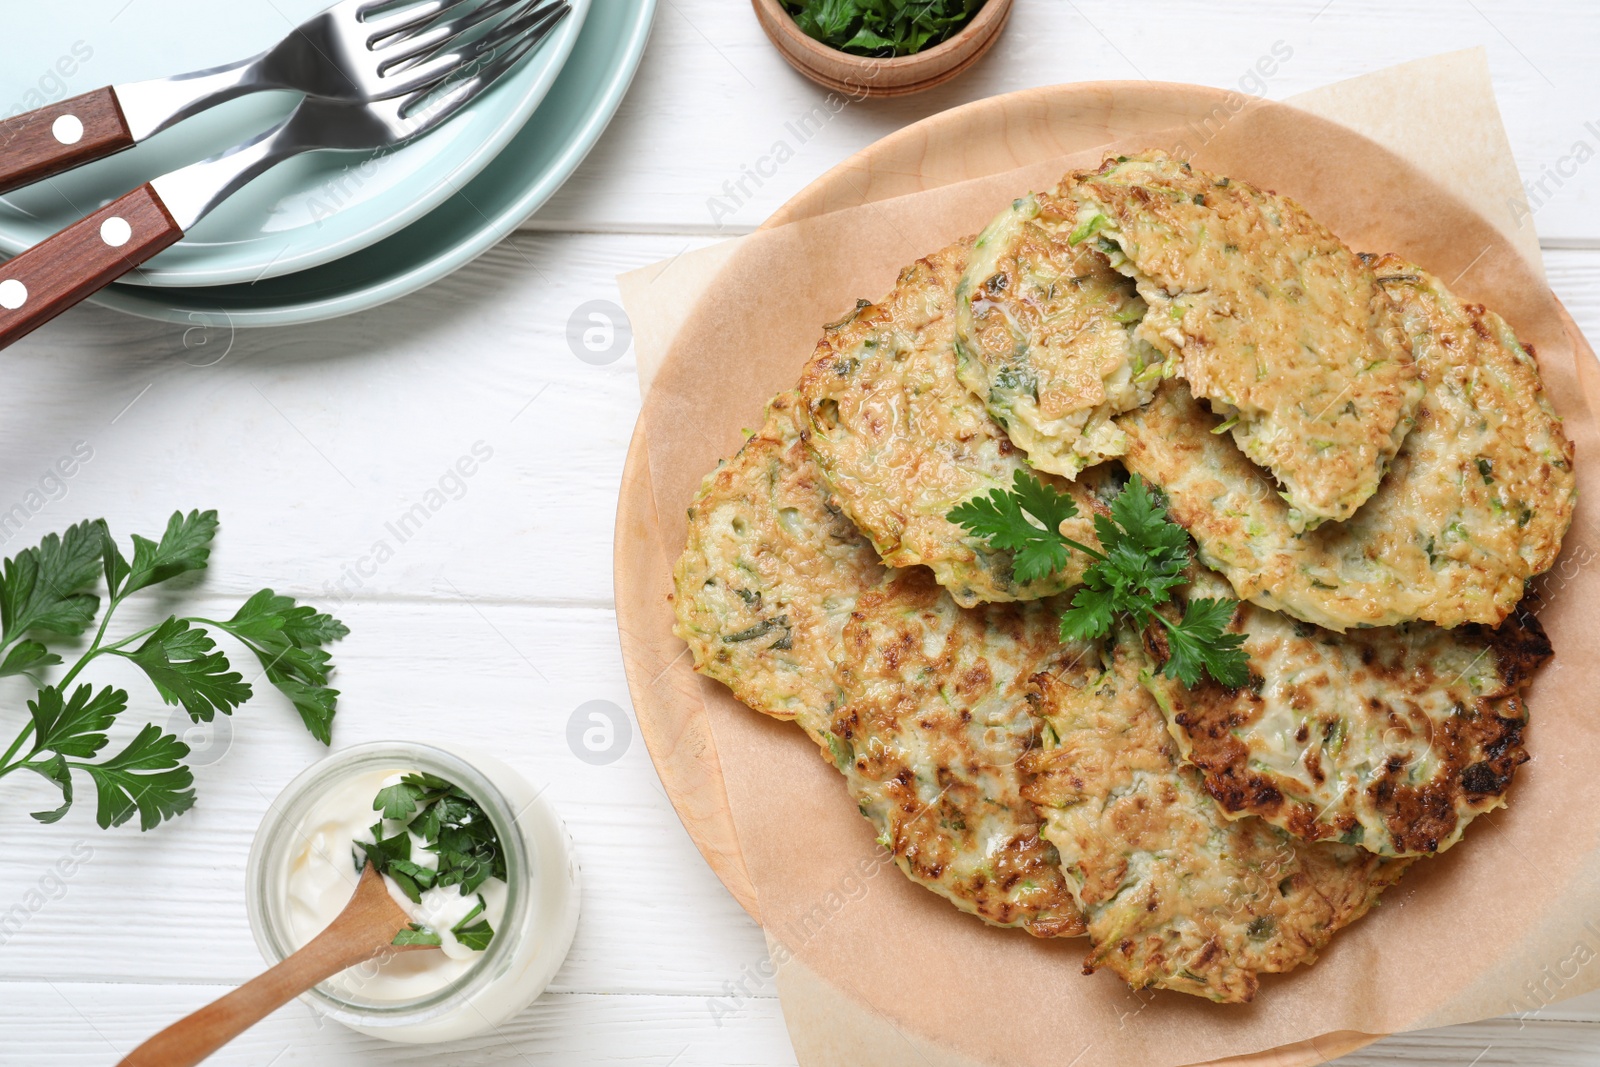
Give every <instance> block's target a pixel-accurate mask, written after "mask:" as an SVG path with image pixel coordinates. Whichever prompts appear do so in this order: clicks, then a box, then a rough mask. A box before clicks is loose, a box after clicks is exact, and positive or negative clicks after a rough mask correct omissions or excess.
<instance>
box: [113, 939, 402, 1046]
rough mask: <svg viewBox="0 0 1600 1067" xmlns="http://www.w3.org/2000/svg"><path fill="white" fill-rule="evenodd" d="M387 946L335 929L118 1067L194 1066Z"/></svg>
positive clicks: (154, 1040) (160, 1036)
mask: <svg viewBox="0 0 1600 1067" xmlns="http://www.w3.org/2000/svg"><path fill="white" fill-rule="evenodd" d="M330 934H332V935H334V936H329V935H330ZM387 947H388V946H385V945H381V944H380V945H373V944H371V943H370V941H369V942H365V943H357V942H356V940H355V939H353V938H350V937H348V936H344V932H343V931H339V930H334V929H331V928H330V929H329V930H328V931H325V932H324V933H323V934H322V935H320V936H318V937H317V938H316V939H314V940H313V941H311V943H310V944H308V945H306V946H305V947H304V948H302V949H301V950H300V951H298V952H296V953H295V954H294V955H292V956H290V957H289V958H288V959H286V960H284V961H283V962H282V963H280V964H278V965H277V966H276V967H273V968H272V969H271V970H269V971H267V972H265V973H264V974H260V975H257V976H256V977H255V978H252V979H251V980H250V981H248V982H246V983H245V984H244V985H242V986H240V987H239V988H238V989H235V990H234V991H233V992H231V993H229V994H227V995H226V996H223V997H221V998H219V999H217V1000H214V1001H212V1002H211V1003H210V1004H207V1005H206V1006H205V1007H203V1008H201V1009H200V1010H199V1011H197V1012H195V1013H193V1014H192V1015H189V1016H187V1017H185V1018H182V1019H179V1020H178V1021H177V1022H175V1023H173V1024H172V1025H171V1026H169V1027H167V1028H166V1029H165V1030H163V1031H161V1032H160V1033H159V1034H156V1035H155V1036H154V1037H152V1038H150V1039H149V1040H148V1041H146V1042H145V1043H144V1044H142V1045H140V1046H139V1047H138V1048H136V1049H134V1050H133V1051H132V1052H131V1053H129V1054H128V1055H127V1056H126V1057H124V1058H123V1059H122V1061H121V1062H120V1063H119V1064H118V1067H193V1065H194V1064H197V1063H199V1062H200V1061H201V1060H203V1059H205V1058H206V1057H207V1056H209V1055H211V1054H212V1053H213V1052H215V1051H217V1049H219V1048H221V1047H222V1046H223V1045H226V1044H227V1043H228V1042H229V1041H232V1040H233V1039H234V1038H236V1037H238V1036H239V1035H240V1034H242V1033H244V1032H245V1031H246V1030H248V1029H249V1028H250V1027H252V1026H254V1025H255V1024H256V1023H258V1022H260V1021H261V1020H262V1019H264V1018H266V1017H267V1016H268V1015H271V1014H272V1013H273V1012H274V1011H276V1010H278V1009H279V1008H281V1007H283V1006H284V1005H285V1004H287V1003H289V1001H291V1000H293V999H294V998H295V997H297V996H299V995H300V994H301V993H304V992H305V991H306V990H308V989H310V988H311V987H312V986H314V985H316V984H317V983H318V982H321V981H323V980H324V979H327V978H331V977H332V976H334V975H336V974H338V973H339V972H340V971H342V970H344V969H345V968H347V967H353V966H355V965H356V964H358V963H361V962H362V961H364V960H368V959H371V958H372V957H374V956H376V955H378V954H380V953H381V952H383V951H384V949H385V948H387Z"/></svg>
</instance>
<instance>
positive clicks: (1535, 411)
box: [1118, 256, 1577, 630]
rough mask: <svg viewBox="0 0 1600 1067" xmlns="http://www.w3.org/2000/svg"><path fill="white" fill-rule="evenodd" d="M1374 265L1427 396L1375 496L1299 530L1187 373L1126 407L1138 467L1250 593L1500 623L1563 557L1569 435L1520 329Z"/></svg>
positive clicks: (1378, 615) (1319, 617) (1333, 618)
mask: <svg viewBox="0 0 1600 1067" xmlns="http://www.w3.org/2000/svg"><path fill="white" fill-rule="evenodd" d="M1373 267H1374V269H1375V271H1376V273H1377V276H1378V277H1379V279H1380V282H1381V284H1382V287H1383V289H1384V291H1385V293H1386V294H1387V296H1388V299H1389V300H1390V301H1391V310H1390V312H1389V314H1391V315H1392V316H1393V319H1394V322H1395V324H1396V326H1397V327H1398V328H1399V329H1402V330H1404V331H1405V332H1406V334H1407V335H1408V336H1409V337H1410V338H1411V344H1412V349H1413V351H1414V352H1415V353H1416V357H1417V363H1418V366H1419V367H1420V368H1421V370H1422V374H1423V381H1424V383H1425V387H1426V398H1425V400H1424V402H1423V404H1422V406H1421V407H1420V408H1419V410H1418V413H1417V426H1416V429H1414V430H1413V431H1412V432H1411V434H1410V436H1408V437H1407V438H1406V441H1405V444H1404V445H1403V446H1402V447H1401V449H1400V453H1399V454H1398V455H1397V456H1396V457H1395V459H1394V463H1393V465H1392V467H1391V468H1390V471H1389V473H1388V474H1387V475H1386V476H1385V478H1384V481H1383V484H1382V485H1381V486H1380V487H1379V489H1378V492H1377V493H1375V494H1374V495H1373V497H1372V499H1371V500H1369V501H1368V502H1367V503H1366V504H1365V505H1363V506H1362V507H1361V509H1360V510H1359V511H1358V512H1356V514H1355V516H1354V517H1352V518H1351V519H1349V520H1348V521H1346V522H1342V523H1329V524H1326V525H1324V526H1322V527H1320V528H1318V529H1316V530H1313V531H1311V532H1308V533H1304V534H1299V535H1297V534H1296V533H1295V532H1294V530H1293V528H1292V524H1291V523H1290V521H1289V515H1288V507H1287V505H1285V504H1284V502H1283V501H1282V500H1280V499H1279V498H1278V495H1277V491H1276V489H1275V487H1274V486H1273V485H1272V483H1271V481H1270V479H1268V478H1267V477H1266V476H1265V475H1264V474H1263V473H1262V472H1261V471H1260V470H1259V469H1258V468H1256V467H1255V466H1254V465H1253V464H1251V463H1250V462H1249V461H1248V460H1247V459H1245V457H1244V456H1243V455H1241V454H1240V452H1239V451H1238V449H1236V448H1235V447H1234V446H1233V444H1232V442H1230V441H1228V440H1227V439H1226V438H1225V437H1222V436H1220V435H1217V434H1214V433H1211V432H1210V431H1211V430H1213V429H1214V428H1215V427H1216V425H1217V419H1216V417H1215V416H1213V415H1211V414H1210V413H1208V412H1207V411H1205V409H1204V408H1203V407H1202V405H1200V404H1199V403H1197V402H1196V401H1195V400H1194V399H1193V398H1192V397H1191V396H1190V395H1189V391H1188V390H1187V389H1186V388H1185V387H1184V384H1183V383H1182V382H1179V381H1171V382H1167V383H1164V384H1163V385H1162V387H1161V388H1160V389H1159V390H1158V391H1157V393H1156V398H1155V400H1154V401H1152V402H1151V403H1150V405H1149V406H1148V407H1145V408H1141V409H1139V410H1138V411H1134V412H1129V413H1128V414H1126V415H1123V416H1120V417H1119V419H1118V421H1119V423H1120V424H1121V425H1122V426H1123V428H1124V429H1126V430H1127V432H1128V437H1129V449H1128V454H1127V455H1126V456H1125V457H1123V462H1124V463H1125V464H1126V465H1127V467H1128V468H1129V469H1130V470H1132V471H1136V472H1137V473H1139V474H1141V475H1143V476H1144V477H1145V478H1146V479H1148V480H1149V481H1151V482H1154V483H1156V484H1157V485H1159V486H1161V487H1162V489H1164V490H1165V491H1166V494H1167V497H1168V500H1169V505H1170V506H1169V510H1170V512H1171V514H1172V517H1173V518H1174V519H1176V520H1177V521H1178V522H1180V523H1182V524H1183V525H1184V526H1185V527H1187V528H1188V530H1189V532H1190V533H1191V534H1192V535H1193V536H1194V538H1195V541H1196V543H1197V545H1198V546H1199V551H1200V559H1201V561H1202V562H1204V563H1205V564H1206V565H1207V566H1209V567H1211V568H1213V569H1214V570H1218V571H1221V572H1222V573H1223V574H1224V575H1225V576H1226V577H1227V579H1228V581H1229V582H1230V583H1231V584H1232V585H1233V588H1234V589H1235V590H1236V591H1237V593H1238V595H1239V596H1241V597H1243V598H1245V599H1248V600H1252V601H1254V602H1255V603H1257V604H1260V605H1261V606H1263V607H1267V608H1272V609H1275V610H1278V611H1283V612H1286V613H1288V614H1290V615H1293V616H1295V617H1296V618H1299V619H1302V620H1304V621H1306V622H1311V623H1315V624H1317V625H1319V626H1324V627H1327V628H1328V629H1331V630H1346V629H1349V628H1350V627H1354V626H1388V625H1393V624H1396V623H1401V622H1407V621H1410V620H1412V619H1423V620H1427V621H1429V622H1436V623H1438V624H1439V625H1441V626H1458V625H1460V624H1462V623H1467V622H1478V623H1484V624H1487V625H1490V626H1493V625H1496V624H1498V623H1499V622H1500V620H1502V619H1504V618H1505V617H1506V616H1507V615H1508V614H1509V613H1510V612H1511V610H1512V609H1513V608H1514V607H1515V606H1516V604H1517V602H1518V601H1519V600H1521V599H1522V594H1523V589H1524V586H1525V585H1526V583H1527V581H1528V580H1529V579H1530V578H1532V577H1534V576H1535V575H1537V574H1540V573H1542V572H1543V571H1544V570H1546V569H1547V568H1549V566H1550V565H1551V564H1552V563H1554V562H1555V559H1556V556H1557V555H1558V554H1559V553H1560V551H1561V539H1562V537H1563V536H1564V534H1565V533H1566V530H1567V527H1568V525H1569V524H1570V523H1571V521H1572V510H1573V506H1574V504H1575V502H1576V499H1577V485H1576V482H1575V480H1574V477H1573V473H1572V445H1571V443H1570V442H1569V441H1568V440H1567V438H1566V435H1565V434H1564V433H1563V432H1562V430H1561V420H1560V419H1559V418H1558V417H1557V416H1556V414H1555V412H1554V410H1553V409H1552V408H1551V406H1550V402H1549V400H1548V399H1547V398H1546V397H1545V395H1544V389H1543V384H1542V383H1541V381H1540V379H1539V372H1538V367H1537V365H1536V364H1535V363H1534V361H1533V359H1532V357H1531V356H1530V355H1529V354H1528V352H1527V350H1526V349H1524V348H1523V347H1522V346H1521V345H1520V344H1518V343H1517V339H1516V337H1515V336H1514V335H1513V334H1512V332H1511V329H1510V327H1508V326H1507V325H1506V324H1505V322H1504V321H1503V320H1502V319H1501V318H1500V317H1499V316H1498V315H1496V314H1494V313H1493V312H1491V311H1487V310H1485V309H1484V308H1483V307H1482V306H1481V305H1477V304H1463V303H1461V302H1460V301H1459V300H1457V299H1456V298H1455V297H1453V296H1452V295H1451V294H1450V292H1449V291H1448V290H1447V289H1445V287H1444V286H1443V285H1442V284H1440V283H1439V281H1438V279H1436V278H1434V277H1432V276H1431V275H1429V274H1427V273H1426V272H1424V271H1421V270H1419V269H1417V268H1416V267H1412V266H1409V265H1408V264H1405V263H1404V262H1403V261H1401V260H1399V259H1396V258H1395V257H1391V256H1385V257H1382V258H1381V259H1376V260H1374V262H1373Z"/></svg>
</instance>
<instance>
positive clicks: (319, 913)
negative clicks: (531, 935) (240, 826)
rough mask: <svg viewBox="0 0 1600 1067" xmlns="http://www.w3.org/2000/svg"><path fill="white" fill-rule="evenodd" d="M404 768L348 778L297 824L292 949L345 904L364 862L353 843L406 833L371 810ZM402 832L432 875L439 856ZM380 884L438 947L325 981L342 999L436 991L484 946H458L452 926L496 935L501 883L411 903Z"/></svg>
mask: <svg viewBox="0 0 1600 1067" xmlns="http://www.w3.org/2000/svg"><path fill="white" fill-rule="evenodd" d="M410 770H411V769H410V768H407V769H405V770H401V769H396V770H393V771H383V770H376V771H368V772H366V773H365V774H361V775H358V776H355V777H352V778H350V779H349V780H348V781H346V782H344V783H343V784H341V785H338V786H335V787H334V788H333V789H331V790H329V792H328V793H327V794H326V795H324V796H323V797H321V798H320V799H318V800H317V801H316V803H314V804H313V805H312V807H311V810H310V811H309V812H308V813H307V814H306V817H305V818H304V819H303V820H302V821H301V823H300V825H299V827H298V828H297V831H296V835H295V836H296V837H297V838H298V841H299V845H298V847H297V848H295V849H294V851H293V853H292V855H291V859H290V866H289V875H288V885H287V893H288V899H289V916H288V918H289V923H288V925H289V933H290V938H291V941H292V943H293V944H294V947H295V948H299V947H301V946H302V945H305V944H306V943H308V942H309V941H311V939H312V938H314V937H316V936H317V935H318V934H320V933H322V931H323V930H325V929H327V927H328V924H329V923H331V922H333V920H334V919H335V918H337V917H338V915H339V912H340V911H342V910H344V906H345V905H346V904H348V903H350V897H351V895H352V894H353V893H354V892H355V890H356V882H357V880H359V879H360V877H361V865H362V864H363V863H364V862H365V859H366V853H365V850H364V849H361V848H358V847H357V844H356V843H357V842H362V843H364V844H369V845H370V844H372V843H373V840H374V837H375V835H374V833H373V827H374V825H377V826H378V827H379V828H380V830H379V832H380V833H381V834H382V836H383V837H385V838H393V837H395V836H397V835H398V834H400V833H401V832H402V831H405V830H406V826H405V823H404V822H403V821H400V820H395V819H383V818H381V815H380V813H379V812H377V811H375V810H374V809H373V800H374V798H376V797H377V796H378V794H379V792H380V791H382V790H384V789H386V788H391V787H393V786H396V785H399V784H400V783H401V782H402V780H403V778H404V777H405V775H406V773H407V771H410ZM412 773H415V772H414V771H413V772H412ZM407 833H408V836H409V837H410V842H411V843H410V855H411V861H412V862H414V863H416V865H417V866H419V867H421V868H423V869H425V870H431V871H437V870H438V867H439V856H438V855H437V853H435V852H433V851H430V850H429V849H428V848H427V842H426V841H425V839H424V838H423V837H422V836H421V835H420V834H418V833H415V832H410V831H407ZM383 880H384V884H385V886H386V887H387V888H388V890H389V896H390V897H392V898H393V899H394V902H395V903H396V904H398V905H399V906H400V908H401V910H402V911H404V912H405V913H406V914H407V915H409V916H410V917H411V921H412V923H413V924H414V925H416V926H420V927H422V928H423V929H425V930H428V931H430V932H432V933H434V934H436V935H437V936H438V938H439V941H440V947H439V949H438V950H436V951H419V952H396V953H393V954H391V955H385V956H380V957H378V958H377V959H376V960H373V961H372V962H371V963H369V964H365V965H362V966H360V967H352V968H350V969H349V970H347V971H344V972H341V973H340V974H337V975H335V976H334V977H333V978H332V979H331V980H330V984H331V985H333V986H334V987H335V988H338V989H341V990H343V991H344V992H346V993H347V994H351V995H359V996H364V997H367V998H369V999H371V1000H374V1001H405V1000H415V999H417V998H418V997H423V996H426V995H427V994H429V993H434V992H437V991H438V990H440V989H443V988H444V987H445V986H447V985H449V984H450V983H451V982H453V981H455V980H456V979H457V978H460V977H461V976H462V975H464V974H465V973H466V972H467V971H468V970H469V969H470V968H471V967H472V965H473V964H474V963H476V962H477V961H478V959H479V958H480V957H481V956H482V955H483V952H484V949H483V948H482V947H478V948H474V947H469V946H468V945H467V944H463V943H462V941H461V939H460V938H459V937H458V936H457V935H456V934H455V932H454V930H455V928H456V927H458V926H459V925H461V924H462V923H463V921H471V922H477V921H484V922H487V923H488V925H489V927H490V928H491V929H493V930H496V931H498V930H499V929H500V928H501V927H502V926H503V925H504V921H505V907H506V883H505V881H503V880H502V879H500V878H494V877H490V878H488V879H487V880H485V881H484V882H483V884H482V885H481V886H479V887H478V888H477V890H476V891H475V892H473V893H470V894H463V893H462V892H461V887H460V886H459V885H450V886H443V887H440V886H435V887H432V888H429V889H425V890H422V891H421V892H420V898H421V899H420V900H417V901H413V900H411V898H410V897H409V896H408V895H407V894H406V893H405V892H404V891H403V890H402V889H401V887H400V885H399V884H398V883H397V882H396V880H395V878H394V877H393V876H391V875H385V876H384V879H383ZM480 898H481V901H480ZM480 903H481V904H482V909H481V910H480V908H479V905H480ZM469 917H471V918H470V919H469Z"/></svg>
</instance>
